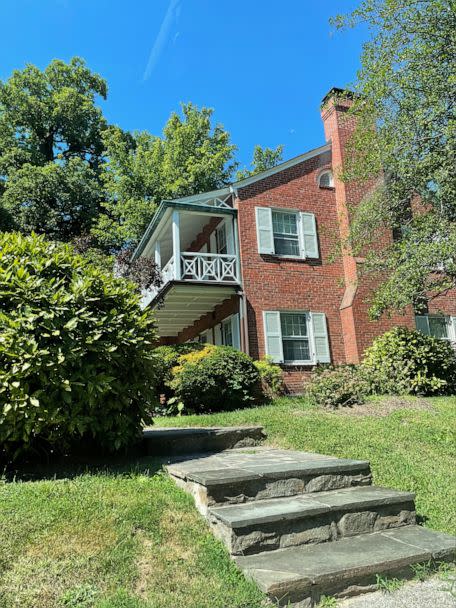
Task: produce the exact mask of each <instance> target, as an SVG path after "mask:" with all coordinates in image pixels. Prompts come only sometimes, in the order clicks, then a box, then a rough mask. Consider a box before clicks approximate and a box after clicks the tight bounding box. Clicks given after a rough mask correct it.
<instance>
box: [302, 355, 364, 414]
mask: <svg viewBox="0 0 456 608" xmlns="http://www.w3.org/2000/svg"><path fill="white" fill-rule="evenodd" d="M368 391H369V389H368V384H367V382H366V379H365V378H364V375H363V373H362V370H360V368H359V367H357V366H355V365H339V366H317V367H316V368H315V369H314V371H313V372H312V376H311V379H310V381H309V382H307V383H306V384H305V386H304V392H305V395H306V397H307V398H308V399H309V401H310V402H311V403H312V404H313V405H321V406H324V407H333V408H335V407H346V406H353V405H358V404H361V403H363V402H364V400H365V398H366V396H367V394H368Z"/></svg>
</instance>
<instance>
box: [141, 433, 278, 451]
mask: <svg viewBox="0 0 456 608" xmlns="http://www.w3.org/2000/svg"><path fill="white" fill-rule="evenodd" d="M265 438H266V434H265V432H264V429H263V427H262V426H237V427H200V428H178V427H177V428H146V429H144V431H143V443H144V447H145V449H146V451H147V453H148V454H150V455H154V454H156V455H159V454H160V455H166V456H176V455H183V454H195V453H201V452H219V451H222V450H229V449H233V448H243V447H254V446H257V445H260V444H261V443H262V441H264V439H265Z"/></svg>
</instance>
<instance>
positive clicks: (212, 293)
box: [152, 282, 239, 336]
mask: <svg viewBox="0 0 456 608" xmlns="http://www.w3.org/2000/svg"><path fill="white" fill-rule="evenodd" d="M238 291H239V287H238V286H237V285H220V284H218V285H208V284H207V283H206V284H198V283H189V282H187V283H185V284H184V283H178V282H173V283H171V284H170V287H169V288H168V289H167V290H166V292H165V294H164V295H163V296H162V300H161V305H160V307H158V303H157V304H155V305H152V307H153V308H154V311H155V317H156V319H157V325H158V333H159V335H160V336H177V335H178V334H179V333H180V332H181V331H182V330H183V329H185V328H186V327H188V326H189V325H193V323H194V322H195V321H197V320H198V319H199V318H200V317H202V316H203V315H205V314H207V313H209V312H212V311H213V310H214V308H215V307H216V306H217V305H218V304H221V303H222V302H223V301H224V300H226V299H228V298H230V297H231V296H232V295H234V294H235V293H237V292H238Z"/></svg>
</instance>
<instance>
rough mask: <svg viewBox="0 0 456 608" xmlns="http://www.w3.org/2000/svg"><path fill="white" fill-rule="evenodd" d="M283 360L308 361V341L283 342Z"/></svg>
mask: <svg viewBox="0 0 456 608" xmlns="http://www.w3.org/2000/svg"><path fill="white" fill-rule="evenodd" d="M283 358H284V359H285V361H309V359H310V351H309V340H288V339H287V340H284V341H283Z"/></svg>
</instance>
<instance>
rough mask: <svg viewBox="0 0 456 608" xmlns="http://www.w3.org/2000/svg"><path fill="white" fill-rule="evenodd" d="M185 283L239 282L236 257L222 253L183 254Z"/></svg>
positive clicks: (182, 270)
mask: <svg viewBox="0 0 456 608" xmlns="http://www.w3.org/2000/svg"><path fill="white" fill-rule="evenodd" d="M180 257H181V279H182V280H184V281H212V282H216V283H223V282H227V281H229V282H232V283H236V282H237V269H236V256H235V255H228V254H221V253H217V254H216V253H193V252H187V253H181V256H180Z"/></svg>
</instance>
